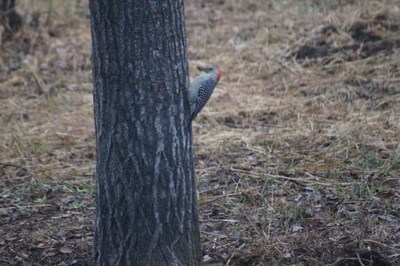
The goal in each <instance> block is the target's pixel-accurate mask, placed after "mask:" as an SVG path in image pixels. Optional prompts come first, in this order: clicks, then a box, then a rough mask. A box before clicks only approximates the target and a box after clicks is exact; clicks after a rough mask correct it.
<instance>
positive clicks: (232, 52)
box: [0, 0, 400, 265]
mask: <svg viewBox="0 0 400 266" xmlns="http://www.w3.org/2000/svg"><path fill="white" fill-rule="evenodd" d="M29 3H30V2H29V1H21V10H22V11H23V10H29V11H26V14H24V16H25V15H26V16H25V17H26V19H27V21H31V22H32V21H33V22H35V21H36V22H37V23H39V26H38V25H37V23H33V24H29V23H28V24H27V25H25V26H24V28H23V31H22V32H20V33H18V34H17V35H15V36H14V37H13V38H14V39H13V40H12V42H10V41H8V42H3V43H2V47H1V50H0V53H1V57H0V58H1V59H0V150H1V153H0V254H1V256H0V265H89V264H90V259H91V249H92V242H93V230H94V229H93V226H94V222H93V221H94V177H93V175H94V168H95V167H94V164H95V162H94V158H95V154H94V153H95V146H94V129H93V112H92V95H91V94H92V85H91V70H90V45H91V43H90V29H89V21H88V19H87V18H86V14H87V11H86V10H87V7H85V6H76V5H75V4H60V6H58V5H57V6H53V7H52V9H53V13H52V14H50V15H48V13H47V12H44V13H43V12H42V13H40V12H39V14H46V15H45V16H43V17H39V18H38V17H34V18H30V20H29V16H28V14H30V13H31V12H32V9H30V8H29V7H30V6H29V5H30V4H29ZM398 4H399V3H398V1H394V0H393V1H389V0H387V1H375V2H374V1H339V0H338V1H335V0H331V1H294V0H288V1H272V0H271V1H270V0H265V1H260V0H249V1H240V0H229V1H228V0H225V1H223V0H222V1H219V0H218V1H216V0H196V1H186V23H187V32H188V37H189V47H188V54H189V59H190V68H191V76H195V75H196V74H197V72H196V70H195V69H196V66H197V65H200V64H201V65H204V64H211V63H217V64H219V65H220V66H221V67H222V68H223V70H224V76H223V78H222V80H221V82H220V84H219V86H218V88H217V90H216V91H215V93H214V95H213V97H212V99H211V100H210V102H209V103H208V105H207V107H206V108H205V110H204V111H203V112H202V113H201V114H200V115H199V116H198V117H197V119H196V121H195V123H194V129H193V132H194V135H195V153H196V171H197V177H198V189H199V204H200V219H201V231H202V245H203V251H204V254H203V262H204V263H205V264H217V265H399V264H400V255H399V254H400V207H399V201H400V179H399V172H400V146H399V139H400V111H399V110H400V89H399V88H400V71H399V70H400V66H399V62H400V52H399V38H398V36H399V34H398V33H399V25H400V10H399V8H398ZM39 7H40V6H39ZM39 7H37V8H39ZM42 8H43V10H47V9H48V6H43V7H42ZM35 14H36V13H35ZM48 16H49V18H50V19H49V18H48Z"/></svg>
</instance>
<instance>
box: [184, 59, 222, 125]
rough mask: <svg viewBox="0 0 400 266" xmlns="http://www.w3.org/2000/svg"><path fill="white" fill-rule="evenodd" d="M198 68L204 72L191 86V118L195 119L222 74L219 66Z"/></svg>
mask: <svg viewBox="0 0 400 266" xmlns="http://www.w3.org/2000/svg"><path fill="white" fill-rule="evenodd" d="M197 69H198V70H200V71H203V72H204V73H202V74H201V75H200V76H198V77H196V78H195V79H194V80H193V81H192V82H191V83H190V86H189V102H190V112H191V120H193V119H195V118H196V116H197V114H198V113H200V111H201V109H203V107H204V105H206V103H207V101H208V99H210V96H211V94H212V93H213V91H214V89H215V86H217V84H218V81H219V80H220V78H221V75H222V71H221V69H219V67H217V66H213V67H197Z"/></svg>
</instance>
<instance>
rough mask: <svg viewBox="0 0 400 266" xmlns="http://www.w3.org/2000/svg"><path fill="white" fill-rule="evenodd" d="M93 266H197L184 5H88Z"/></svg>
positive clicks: (108, 1) (158, 0)
mask: <svg viewBox="0 0 400 266" xmlns="http://www.w3.org/2000/svg"><path fill="white" fill-rule="evenodd" d="M90 12H91V27H92V39H93V41H92V42H93V43H92V45H93V51H92V64H93V83H94V113H95V126H96V142H97V169H96V170H97V174H96V179H97V190H96V204H97V206H96V208H97V211H96V233H95V243H94V244H95V248H94V249H95V250H94V264H96V265H107V266H111V265H113V266H114V265H157V266H158V265H198V264H199V263H200V257H201V249H200V233H199V222H198V213H197V196H196V189H195V177H194V165H193V153H192V137H191V129H190V126H189V123H188V121H189V117H190V114H189V103H188V92H187V89H186V87H187V84H188V66H187V56H186V34H185V27H184V10H183V1H182V0H136V1H128V0H119V1H117V0H103V1H100V0H91V1H90Z"/></svg>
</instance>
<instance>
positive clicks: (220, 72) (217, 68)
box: [197, 65, 222, 82]
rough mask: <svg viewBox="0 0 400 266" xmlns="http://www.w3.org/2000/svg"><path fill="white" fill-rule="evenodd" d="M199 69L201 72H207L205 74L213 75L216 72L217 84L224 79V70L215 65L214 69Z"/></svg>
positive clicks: (200, 67) (199, 67)
mask: <svg viewBox="0 0 400 266" xmlns="http://www.w3.org/2000/svg"><path fill="white" fill-rule="evenodd" d="M197 69H198V70H199V71H202V72H205V73H211V72H214V73H215V74H216V75H217V82H218V81H219V80H220V79H221V77H222V70H221V68H219V67H218V66H216V65H214V66H213V67H202V66H198V67H197Z"/></svg>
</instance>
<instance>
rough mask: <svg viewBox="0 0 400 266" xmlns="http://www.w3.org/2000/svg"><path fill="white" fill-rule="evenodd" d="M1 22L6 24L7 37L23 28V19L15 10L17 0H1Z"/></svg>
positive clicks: (3, 24)
mask: <svg viewBox="0 0 400 266" xmlns="http://www.w3.org/2000/svg"><path fill="white" fill-rule="evenodd" d="M0 24H1V25H2V26H4V29H5V37H6V38H8V37H10V36H11V35H12V34H14V33H15V32H18V31H19V30H20V29H21V27H22V24H23V19H22V17H21V15H20V14H18V13H17V12H16V11H15V0H0ZM3 37H4V36H3Z"/></svg>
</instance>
